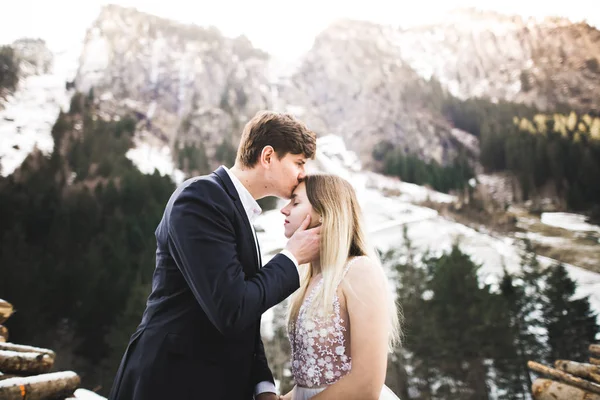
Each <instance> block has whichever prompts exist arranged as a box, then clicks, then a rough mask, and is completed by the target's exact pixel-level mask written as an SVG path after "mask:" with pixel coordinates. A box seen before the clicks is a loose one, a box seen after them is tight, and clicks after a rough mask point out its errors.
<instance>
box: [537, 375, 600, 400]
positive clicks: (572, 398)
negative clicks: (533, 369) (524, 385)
mask: <svg viewBox="0 0 600 400" xmlns="http://www.w3.org/2000/svg"><path fill="white" fill-rule="evenodd" d="M531 391H532V394H533V398H534V399H535V400H576V399H580V400H584V399H585V400H600V394H596V393H591V392H588V391H586V390H583V389H580V388H577V387H574V386H571V385H567V384H565V383H561V382H557V381H553V380H550V379H544V378H538V379H536V380H535V381H534V382H533V385H532V386H531Z"/></svg>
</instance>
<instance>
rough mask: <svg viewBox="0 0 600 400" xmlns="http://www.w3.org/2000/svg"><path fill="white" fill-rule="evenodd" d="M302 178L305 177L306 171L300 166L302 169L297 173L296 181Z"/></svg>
mask: <svg viewBox="0 0 600 400" xmlns="http://www.w3.org/2000/svg"><path fill="white" fill-rule="evenodd" d="M304 178H306V171H305V170H304V168H302V170H301V171H300V173H299V174H298V182H301V181H302V180H303V179H304Z"/></svg>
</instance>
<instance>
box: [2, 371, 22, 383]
mask: <svg viewBox="0 0 600 400" xmlns="http://www.w3.org/2000/svg"><path fill="white" fill-rule="evenodd" d="M15 377H19V375H13V374H3V373H2V372H0V381H3V380H5V379H10V378H15Z"/></svg>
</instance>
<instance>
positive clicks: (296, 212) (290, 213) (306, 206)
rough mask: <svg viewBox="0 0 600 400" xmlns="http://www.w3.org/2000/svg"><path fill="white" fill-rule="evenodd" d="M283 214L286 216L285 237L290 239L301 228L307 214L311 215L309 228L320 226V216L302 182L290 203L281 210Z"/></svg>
mask: <svg viewBox="0 0 600 400" xmlns="http://www.w3.org/2000/svg"><path fill="white" fill-rule="evenodd" d="M281 213H282V214H283V215H285V222H284V225H283V226H284V228H285V237H286V238H288V239H289V238H290V237H291V236H292V235H293V234H294V232H296V230H297V229H298V227H300V224H302V221H304V218H306V215H307V214H310V225H309V228H313V227H315V226H317V225H320V222H319V218H320V217H319V215H318V214H317V213H316V212H315V211H314V210H313V208H312V205H311V204H310V202H309V201H308V197H307V196H306V184H305V183H304V182H301V183H300V184H299V185H298V186H297V187H296V189H295V190H294V192H293V193H292V199H291V200H290V202H289V203H288V204H287V205H286V206H285V207H283V208H282V209H281Z"/></svg>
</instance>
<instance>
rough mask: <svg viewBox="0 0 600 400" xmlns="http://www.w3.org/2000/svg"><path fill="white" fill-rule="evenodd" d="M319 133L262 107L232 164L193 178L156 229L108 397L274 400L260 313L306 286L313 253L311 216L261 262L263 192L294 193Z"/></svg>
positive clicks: (316, 233)
mask: <svg viewBox="0 0 600 400" xmlns="http://www.w3.org/2000/svg"><path fill="white" fill-rule="evenodd" d="M315 149H316V138H315V134H314V133H313V132H311V131H310V130H309V129H307V128H306V126H305V125H304V124H303V123H301V122H300V121H298V120H296V119H294V118H293V117H292V116H290V115H287V114H278V113H274V112H268V111H263V112H259V113H258V114H256V116H255V117H254V118H253V119H252V120H250V121H249V122H248V123H247V124H246V126H245V127H244V131H243V133H242V138H241V142H240V145H239V148H238V153H237V158H236V162H235V165H234V166H233V167H232V168H231V170H229V169H227V168H225V167H220V168H219V169H217V170H216V171H215V172H213V173H212V174H210V175H207V176H200V177H195V178H192V179H189V180H187V181H186V182H184V183H183V184H182V185H181V186H179V187H178V188H177V190H176V191H175V192H174V193H173V195H172V196H171V198H170V199H169V202H168V203H167V206H166V209H165V212H164V215H163V218H162V221H161V222H160V224H159V225H158V228H157V229H156V240H157V250H156V269H155V271H154V276H153V278H152V293H151V294H150V297H149V298H148V301H147V303H146V310H145V311H144V315H143V317H142V321H141V323H140V325H139V327H138V329H137V330H136V331H135V333H134V334H133V335H132V337H131V340H130V342H129V345H128V347H127V350H126V351H125V355H124V356H123V359H122V361H121V365H120V366H119V370H118V371H117V375H116V377H115V381H114V384H113V387H112V390H111V393H110V395H109V399H111V400H154V399H156V400H169V399H178V400H185V399H190V400H191V399H211V400H250V399H252V398H253V396H254V397H255V398H256V399H260V400H263V399H265V400H270V399H275V398H276V396H275V385H274V383H273V376H272V374H271V371H270V370H269V366H268V365H267V359H266V357H265V351H264V347H263V343H262V340H261V336H260V319H261V314H262V313H263V312H265V311H266V310H267V309H269V308H270V307H272V306H274V305H275V304H277V303H279V302H281V301H282V300H283V299H285V298H286V297H288V296H289V295H290V294H291V293H292V292H294V291H295V290H296V289H298V287H299V274H298V265H299V264H303V263H305V262H307V261H308V260H310V259H311V258H312V257H313V256H315V255H316V254H317V252H318V248H319V229H320V228H314V229H309V230H307V229H306V228H307V227H308V225H309V223H310V217H307V219H306V220H305V221H304V224H303V225H302V226H301V227H300V228H299V229H298V231H296V233H295V234H294V235H293V236H292V237H291V238H290V239H289V241H288V243H287V245H286V248H285V249H284V250H282V251H281V253H279V254H277V255H276V256H275V257H273V258H272V259H271V261H269V262H268V263H267V264H266V265H265V266H264V267H261V258H260V249H259V247H258V242H257V240H256V233H255V231H254V229H253V227H252V221H253V219H254V218H255V217H256V216H257V215H258V214H260V212H261V209H260V207H259V206H258V204H257V202H256V199H260V198H262V197H265V196H270V195H274V196H278V197H282V198H290V196H291V194H292V191H293V190H294V188H295V187H296V186H297V185H298V183H299V181H300V180H302V178H303V177H304V174H305V173H304V164H305V162H306V160H307V159H309V158H313V157H314V154H315Z"/></svg>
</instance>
